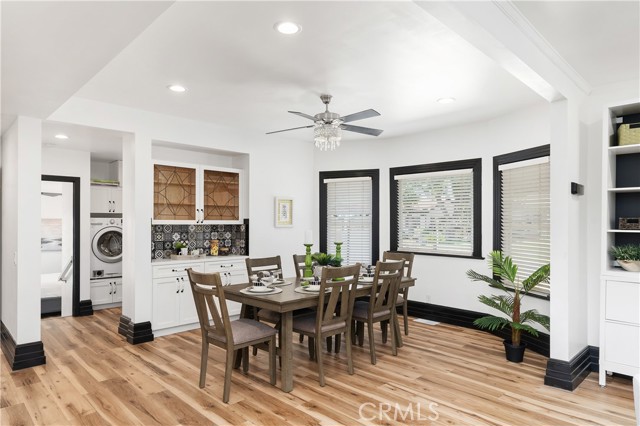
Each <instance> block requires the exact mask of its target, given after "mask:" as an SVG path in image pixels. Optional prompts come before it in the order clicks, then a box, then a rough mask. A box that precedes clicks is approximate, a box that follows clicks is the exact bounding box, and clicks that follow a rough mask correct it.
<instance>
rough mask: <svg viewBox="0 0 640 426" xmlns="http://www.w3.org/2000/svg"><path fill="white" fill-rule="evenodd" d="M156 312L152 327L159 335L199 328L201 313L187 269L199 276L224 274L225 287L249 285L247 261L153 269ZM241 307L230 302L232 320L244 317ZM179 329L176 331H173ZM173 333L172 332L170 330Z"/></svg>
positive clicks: (212, 260)
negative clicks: (212, 273) (245, 283)
mask: <svg viewBox="0 0 640 426" xmlns="http://www.w3.org/2000/svg"><path fill="white" fill-rule="evenodd" d="M152 268H153V311H152V321H151V325H152V328H153V331H154V333H156V331H158V330H164V332H162V331H161V332H160V333H159V334H158V335H163V334H170V333H174V332H178V331H182V330H186V329H189V328H196V327H198V312H197V310H196V305H195V302H194V300H193V295H192V293H191V285H190V283H189V277H188V275H187V269H188V268H193V270H194V271H198V272H205V273H211V272H220V278H221V279H222V283H223V285H229V284H239V283H243V282H247V271H246V266H245V261H244V258H233V259H224V260H220V259H219V258H205V259H203V260H199V261H193V262H184V263H173V262H163V263H158V264H157V265H153V266H152ZM240 308H241V305H240V304H239V303H236V302H231V301H227V309H228V311H229V315H230V316H234V315H239V314H240ZM173 328H175V329H173ZM169 329H172V330H169Z"/></svg>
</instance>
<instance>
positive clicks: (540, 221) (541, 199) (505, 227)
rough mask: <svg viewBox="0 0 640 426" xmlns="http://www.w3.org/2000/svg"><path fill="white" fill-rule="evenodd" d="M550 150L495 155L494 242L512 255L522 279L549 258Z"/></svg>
mask: <svg viewBox="0 0 640 426" xmlns="http://www.w3.org/2000/svg"><path fill="white" fill-rule="evenodd" d="M549 152H550V149H549V145H545V146H541V147H537V148H532V149H527V150H524V151H518V152H514V153H510V154H505V155H501V156H498V157H494V159H493V164H494V209H495V210H494V237H493V238H494V239H493V246H494V249H495V250H501V251H502V252H503V253H504V254H505V255H507V256H511V257H512V258H513V261H514V262H515V263H516V265H518V278H519V279H520V280H522V279H523V278H526V277H528V276H529V275H530V274H531V273H532V272H534V271H535V270H536V269H538V268H539V267H540V266H542V265H545V264H547V263H549V259H550V253H551V244H550V243H551V212H550V205H551V196H550V193H549V190H550V177H549V169H550V168H549ZM549 290H550V288H549V284H540V285H538V286H537V287H536V293H540V294H542V295H548V294H549Z"/></svg>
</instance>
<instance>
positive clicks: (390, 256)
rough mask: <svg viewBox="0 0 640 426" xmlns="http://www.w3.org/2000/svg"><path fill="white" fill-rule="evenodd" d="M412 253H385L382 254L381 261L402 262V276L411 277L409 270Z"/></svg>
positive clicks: (411, 264)
mask: <svg viewBox="0 0 640 426" xmlns="http://www.w3.org/2000/svg"><path fill="white" fill-rule="evenodd" d="M413 258H414V254H413V253H400V252H396V251H385V252H384V253H382V260H384V261H387V260H403V261H404V276H405V277H411V268H413Z"/></svg>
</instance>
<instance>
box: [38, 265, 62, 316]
mask: <svg viewBox="0 0 640 426" xmlns="http://www.w3.org/2000/svg"><path fill="white" fill-rule="evenodd" d="M58 278H60V272H56V273H53V274H42V275H41V280H40V305H41V309H40V314H41V315H52V314H60V312H61V311H62V284H63V282H62V281H60V280H59V279H58Z"/></svg>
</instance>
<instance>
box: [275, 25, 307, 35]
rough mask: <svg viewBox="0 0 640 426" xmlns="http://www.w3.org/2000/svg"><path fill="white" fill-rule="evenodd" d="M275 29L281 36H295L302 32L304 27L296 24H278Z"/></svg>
mask: <svg viewBox="0 0 640 426" xmlns="http://www.w3.org/2000/svg"><path fill="white" fill-rule="evenodd" d="M273 28H274V29H275V30H276V31H277V32H279V33H280V34H285V35H293V34H298V33H299V32H300V31H302V27H301V26H300V25H298V24H296V23H295V22H276V23H275V24H274V25H273Z"/></svg>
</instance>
